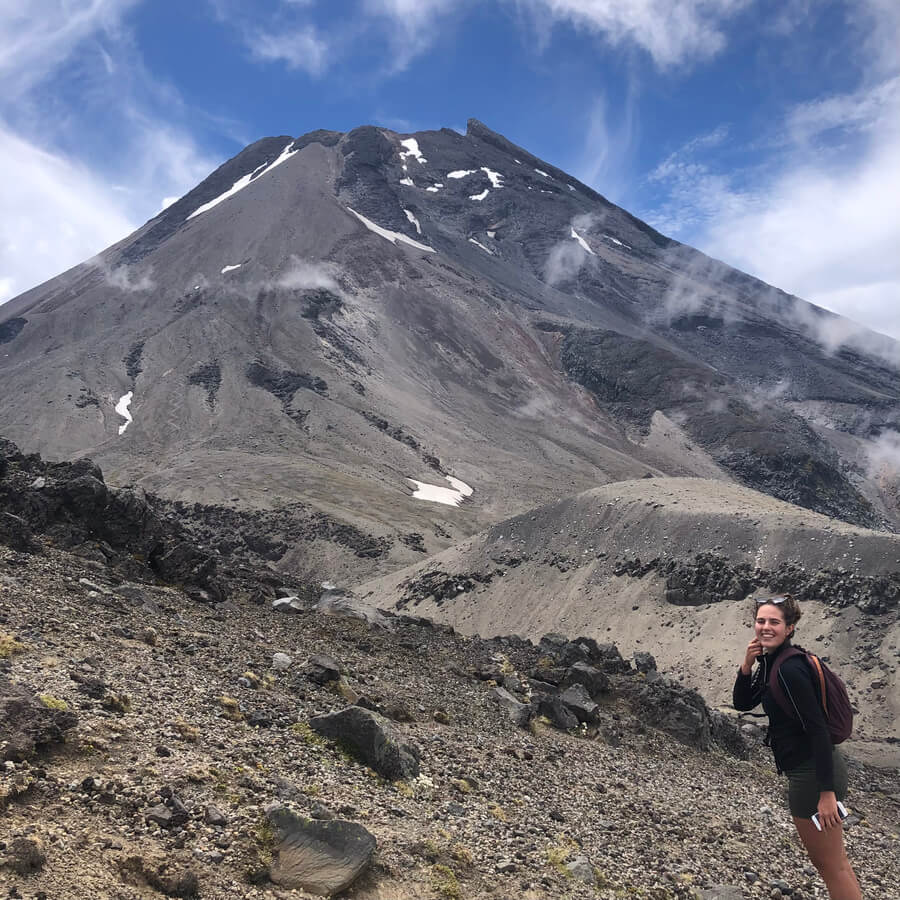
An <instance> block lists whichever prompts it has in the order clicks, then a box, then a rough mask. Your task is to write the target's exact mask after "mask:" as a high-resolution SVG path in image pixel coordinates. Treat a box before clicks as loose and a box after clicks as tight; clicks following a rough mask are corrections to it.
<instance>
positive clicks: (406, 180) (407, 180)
mask: <svg viewBox="0 0 900 900" xmlns="http://www.w3.org/2000/svg"><path fill="white" fill-rule="evenodd" d="M400 184H405V185H408V186H409V187H415V186H416V185H415V183H414V182H413V180H412V178H401V179H400Z"/></svg>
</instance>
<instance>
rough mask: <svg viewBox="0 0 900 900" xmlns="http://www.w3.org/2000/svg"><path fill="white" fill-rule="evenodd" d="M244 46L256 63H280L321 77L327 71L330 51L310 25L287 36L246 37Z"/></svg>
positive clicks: (263, 34) (265, 33)
mask: <svg viewBox="0 0 900 900" xmlns="http://www.w3.org/2000/svg"><path fill="white" fill-rule="evenodd" d="M247 45H248V47H249V48H250V52H251V53H252V54H253V56H254V57H255V58H257V59H260V60H263V61H264V62H283V63H284V64H285V65H286V66H287V67H288V68H289V69H302V70H303V71H305V72H308V73H309V74H310V75H315V76H318V75H322V74H323V73H324V72H325V70H326V69H327V68H328V64H329V58H330V57H331V56H332V55H333V52H334V51H333V48H332V46H331V44H330V43H329V41H328V40H327V39H326V38H325V37H324V36H323V35H321V34H320V33H319V32H318V31H317V30H316V28H314V27H313V26H312V25H301V26H299V27H297V28H293V29H291V30H289V31H286V32H271V31H264V30H256V31H252V32H251V33H249V34H248V35H247Z"/></svg>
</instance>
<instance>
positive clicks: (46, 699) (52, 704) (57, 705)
mask: <svg viewBox="0 0 900 900" xmlns="http://www.w3.org/2000/svg"><path fill="white" fill-rule="evenodd" d="M38 700H40V701H41V703H43V704H44V706H46V707H47V709H68V708H69V704H68V703H66V701H65V700H60V699H59V697H54V696H53V695H52V694H38Z"/></svg>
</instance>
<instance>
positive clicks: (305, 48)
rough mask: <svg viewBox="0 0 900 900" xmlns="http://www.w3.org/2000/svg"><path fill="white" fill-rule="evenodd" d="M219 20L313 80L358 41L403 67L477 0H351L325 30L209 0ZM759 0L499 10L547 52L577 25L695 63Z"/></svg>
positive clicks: (292, 5) (282, 9)
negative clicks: (556, 36) (565, 29)
mask: <svg viewBox="0 0 900 900" xmlns="http://www.w3.org/2000/svg"><path fill="white" fill-rule="evenodd" d="M209 2H210V3H211V4H212V6H213V8H214V9H215V10H216V12H217V14H218V16H219V18H220V20H221V21H224V22H228V23H229V24H231V25H232V27H234V28H235V29H236V30H237V32H238V34H239V35H240V37H241V39H242V40H243V42H244V44H245V45H246V46H247V47H248V49H249V50H250V52H251V54H252V55H253V57H254V58H256V59H258V60H260V61H264V62H281V63H283V64H284V65H286V66H288V68H291V69H301V70H304V71H306V72H307V73H309V74H310V75H312V76H314V77H320V76H322V75H324V74H325V73H326V72H329V71H333V70H335V69H336V68H337V67H338V66H339V65H340V64H341V62H342V60H343V59H345V58H346V57H347V56H348V55H349V54H355V53H358V52H359V49H360V47H363V46H365V47H366V48H371V47H372V46H378V47H380V48H382V49H383V50H385V51H387V52H386V53H385V54H384V55H383V56H382V59H383V60H385V64H384V65H383V66H382V69H381V74H382V75H383V76H390V75H395V74H397V73H399V72H402V71H404V70H405V69H406V68H407V67H408V66H409V65H410V64H411V63H412V62H413V61H414V60H415V59H417V58H418V57H419V56H421V55H422V54H423V53H425V52H427V51H428V50H429V49H430V48H431V47H432V46H433V45H434V44H435V43H436V42H438V41H439V40H442V39H445V38H446V35H447V32H448V30H449V29H450V28H452V27H453V23H454V21H460V20H462V19H463V18H464V17H465V16H466V15H467V14H468V13H469V12H470V11H471V10H473V9H476V8H477V7H478V4H476V3H475V2H474V0H356V2H355V3H352V4H351V2H350V0H347V4H346V5H347V6H348V7H350V8H349V9H347V11H346V14H345V15H344V16H342V17H341V18H340V21H338V22H336V23H335V22H332V23H331V24H330V25H329V26H328V27H325V26H323V25H321V24H319V23H317V21H316V14H317V4H316V3H313V2H297V0H281V2H280V4H278V5H277V6H276V8H275V10H274V11H273V12H270V13H269V15H268V16H265V17H262V16H261V15H260V13H259V12H258V11H257V10H254V11H253V14H252V15H250V14H249V13H248V11H247V9H246V8H245V7H244V6H243V5H242V4H240V3H238V2H236V0H209ZM751 2H752V0H643V2H639V3H637V2H633V0H494V3H493V4H491V5H493V6H494V7H495V8H496V9H498V10H500V11H501V12H505V13H508V14H511V15H512V16H513V18H514V19H516V20H518V21H520V22H521V21H524V22H528V23H529V24H530V25H531V30H532V33H533V34H534V35H535V36H536V37H537V43H538V47H539V48H543V47H546V46H547V45H548V44H549V43H550V42H551V41H552V39H553V31H554V29H555V28H556V27H557V26H560V25H564V26H570V27H574V28H576V29H578V30H580V31H584V32H587V33H589V34H591V35H594V36H596V37H597V38H598V39H599V40H602V41H604V42H605V43H606V44H608V45H610V46H614V47H624V48H629V47H631V48H634V47H636V48H639V49H640V50H643V51H645V52H646V53H647V54H648V55H649V56H650V58H651V59H652V61H653V63H654V64H655V65H656V66H658V67H659V68H661V69H668V68H671V67H673V66H681V67H690V66H693V65H695V64H696V63H698V62H701V61H703V60H707V59H709V58H711V57H713V56H715V55H716V54H717V53H719V52H720V51H721V50H722V49H723V48H724V46H725V44H726V35H725V29H726V27H727V26H728V24H729V22H730V21H731V20H732V19H733V18H734V17H735V16H736V15H737V14H738V13H739V12H741V10H743V9H744V8H746V7H747V6H749V5H750V4H751Z"/></svg>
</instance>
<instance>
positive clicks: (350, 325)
mask: <svg viewBox="0 0 900 900" xmlns="http://www.w3.org/2000/svg"><path fill="white" fill-rule="evenodd" d="M0 319H2V320H0V341H2V342H3V343H2V350H3V355H2V356H0V385H2V388H0V390H2V401H3V402H2V404H0V433H2V434H5V435H6V436H8V437H9V438H11V439H13V440H15V441H16V442H17V443H19V444H20V445H21V446H23V447H24V448H25V449H27V450H35V449H36V450H40V451H41V452H42V453H43V454H44V455H46V456H48V457H50V458H71V457H77V456H81V455H84V454H90V455H91V456H92V457H93V458H94V459H96V460H97V461H98V462H99V463H100V464H101V465H102V466H103V468H104V471H105V472H107V473H108V475H109V477H110V478H111V480H113V481H116V482H118V483H124V482H131V481H133V482H138V483H140V484H142V485H144V486H146V487H147V488H149V489H151V490H154V491H156V492H158V493H163V494H165V495H167V496H169V497H171V498H173V499H178V500H183V501H187V502H189V503H197V502H199V503H200V504H201V505H202V506H203V507H214V508H218V509H222V508H226V509H233V510H238V511H239V512H238V513H235V514H244V512H246V511H247V510H248V509H249V510H263V511H275V512H277V511H278V510H279V509H283V508H285V507H286V506H290V505H292V504H296V503H300V504H302V505H303V508H304V509H307V508H312V509H314V510H317V511H319V512H321V513H322V514H323V515H326V516H328V517H330V518H336V519H338V520H342V521H344V522H345V523H346V524H347V525H348V526H350V527H353V528H358V529H359V530H361V531H362V532H364V533H365V534H367V535H370V536H371V538H372V546H373V547H380V548H381V550H380V551H379V552H378V553H375V554H374V555H372V556H370V557H369V558H368V559H369V562H368V563H367V565H369V566H370V567H371V568H374V569H375V570H379V571H386V570H388V569H390V568H394V567H397V566H399V565H403V564H406V563H409V562H411V561H413V560H415V559H417V558H421V554H422V553H425V552H434V551H436V550H440V549H442V548H443V547H446V546H448V545H449V544H451V543H453V542H454V541H455V540H458V539H460V538H461V537H463V536H465V535H467V534H471V533H473V532H474V531H476V530H478V529H479V528H482V527H484V526H486V525H488V524H490V523H492V522H495V521H498V520H500V519H502V518H504V517H506V516H509V515H511V514H514V513H517V512H521V511H523V510H525V509H528V508H530V507H532V506H535V505H538V504H541V503H546V502H548V501H550V500H555V499H557V498H559V497H561V496H565V495H569V494H573V493H576V492H578V491H581V490H585V489H588V488H590V487H593V486H595V485H597V484H602V483H606V482H610V481H618V480H624V479H629V478H637V477H641V476H644V475H647V474H655V475H660V474H665V475H700V476H703V477H710V478H713V479H718V480H726V481H727V480H736V481H739V482H742V483H745V484H748V485H751V486H753V487H756V488H758V489H760V490H763V491H766V492H768V493H770V494H772V495H774V496H777V497H781V498H783V499H787V500H790V501H792V502H796V503H799V504H802V505H804V506H807V507H810V508H813V509H817V510H820V511H822V512H824V513H826V514H829V515H833V516H837V517H840V518H844V519H847V520H849V521H852V522H856V523H859V524H865V525H870V526H880V525H882V524H884V523H888V524H892V523H893V522H895V521H898V518H897V514H896V511H897V504H896V496H895V493H894V490H895V484H896V478H895V472H894V469H893V467H892V465H891V456H890V454H887V455H885V454H883V453H882V454H881V455H877V454H876V453H875V450H876V449H880V448H883V447H884V446H889V441H890V437H891V435H892V434H893V433H894V429H895V427H896V425H897V418H898V409H900V406H898V396H900V374H898V371H897V370H896V369H894V368H892V367H891V366H889V365H888V364H887V363H884V362H883V361H879V359H880V358H881V357H884V356H885V355H890V353H891V352H892V348H893V345H892V344H891V342H888V341H886V339H885V343H884V345H883V346H882V345H879V346H877V347H876V346H875V343H873V344H872V347H873V348H874V350H873V352H874V351H875V350H877V352H878V353H879V354H881V357H876V356H874V355H872V353H867V352H863V351H862V350H855V351H854V352H852V353H850V352H846V351H842V352H839V353H836V354H833V353H829V352H826V350H825V349H823V346H822V343H821V340H820V339H821V338H822V335H824V333H825V332H826V331H829V329H832V330H833V328H834V327H835V326H840V324H841V320H839V319H838V318H837V317H834V316H831V315H830V314H828V313H825V312H823V311H821V310H817V309H816V308H815V307H811V306H809V305H808V304H805V303H803V302H802V301H800V300H797V299H796V298H792V297H788V296H787V295H784V294H782V293H781V292H778V291H775V290H774V289H772V288H770V287H768V286H767V285H764V284H762V283H760V282H758V281H757V280H755V279H752V278H749V277H748V276H745V275H743V274H741V273H739V272H736V271H734V270H731V269H729V268H727V267H725V266H722V265H720V264H718V263H715V262H714V261H712V260H709V259H708V258H706V257H704V256H703V255H702V254H699V253H697V252H696V251H693V250H691V249H690V248H688V247H685V246H683V245H680V244H677V243H676V242H673V241H671V240H669V239H667V238H665V237H664V236H662V235H660V234H659V233H657V232H656V231H654V230H653V229H652V228H650V227H649V226H647V225H646V224H644V223H643V222H640V221H639V220H637V219H635V218H634V217H633V216H631V215H629V214H628V213H627V212H625V211H624V210H622V209H619V208H618V207H616V206H614V205H612V204H610V203H609V202H608V201H606V200H605V199H604V198H603V197H602V196H600V195H599V194H597V193H596V192H595V191H593V190H591V189H590V188H588V187H586V186H585V185H583V184H581V183H580V182H578V181H577V180H576V179H574V178H572V177H571V176H569V175H567V174H566V173H564V172H562V171H560V170H558V169H555V168H553V167H552V166H550V165H549V164H547V163H544V162H542V161H540V160H538V159H536V158H535V157H533V156H532V155H530V154H529V153H528V152H527V151H525V150H523V149H521V148H518V147H516V146H514V145H513V144H511V143H509V142H508V141H507V140H506V139H504V138H502V137H501V136H499V135H497V134H495V133H493V132H491V131H490V130H489V129H487V128H486V127H485V126H483V125H481V124H480V123H478V122H476V121H474V120H472V121H471V122H470V123H469V128H468V131H467V134H466V135H460V134H458V133H457V132H454V131H450V130H446V129H445V130H441V131H436V132H423V133H419V134H416V135H413V136H404V135H399V134H396V133H394V132H391V131H388V130H386V129H379V128H374V127H363V128H358V129H356V130H354V131H351V132H349V133H347V134H340V133H337V132H326V131H319V132H313V133H311V134H308V135H305V136H303V137H301V138H298V139H296V140H294V139H292V138H289V137H280V138H266V139H264V140H261V141H258V142H256V143H255V144H253V145H251V146H250V147H248V148H246V149H245V150H244V151H243V152H242V153H240V154H238V156H236V157H235V158H234V159H232V160H230V161H229V162H227V163H225V164H224V165H223V166H222V167H220V168H219V169H218V170H216V172H214V173H213V174H212V175H211V176H210V177H209V178H207V179H206V180H205V181H204V182H203V183H202V184H200V185H199V186H198V187H197V188H195V189H194V190H193V191H191V192H190V193H188V194H187V195H186V196H185V197H183V198H181V199H180V200H179V201H178V202H177V203H175V204H174V205H173V206H171V207H169V208H168V209H167V210H165V211H164V212H162V213H160V215H159V216H157V217H156V218H155V219H153V220H151V221H150V222H148V223H147V224H146V225H145V226H144V227H143V228H141V229H140V230H139V231H137V232H135V234H133V235H131V236H130V237H128V238H126V239H125V240H124V241H122V242H120V243H119V244H117V245H116V246H114V247H111V248H110V249H109V250H107V251H105V252H104V253H102V254H101V255H100V256H99V257H97V258H95V259H93V260H90V261H88V262H86V263H84V264H83V265H81V266H78V267H76V268H75V269H72V270H70V271H69V272H66V273H64V274H63V275H61V276H59V277H58V278H55V279H53V280H52V281H50V282H47V283H46V284H44V285H41V286H40V287H38V288H35V289H34V290H32V291H29V292H28V293H26V294H23V295H22V296H20V297H19V298H17V299H16V300H13V301H11V302H10V303H9V304H7V305H5V306H4V307H3V309H2V313H0ZM873 341H874V336H873ZM879 466H880V468H879ZM447 476H450V478H452V479H458V480H461V481H462V483H463V484H462V485H460V484H459V481H458V480H454V481H450V482H448V481H447ZM410 478H413V479H416V480H418V481H421V482H428V483H430V484H431V485H434V486H441V487H444V488H449V489H450V490H449V491H447V492H445V494H444V496H443V497H442V499H444V500H448V501H450V503H449V504H440V503H435V502H433V501H429V500H425V499H419V498H417V497H413V495H412V492H413V489H414V487H415V484H414V483H412V482H410V481H409V479H410ZM454 488H455V489H456V490H455V491H454V490H453V489H454ZM469 488H471V489H472V491H471V493H469ZM429 496H435V495H434V493H431V494H429ZM464 498H465V499H464ZM454 501H455V502H458V503H459V505H458V506H457V505H452V504H453V502H454ZM241 511H243V512H241ZM229 515H231V513H229ZM354 554H355V551H354ZM354 554H349V555H348V554H347V553H343V552H337V553H333V552H331V550H328V551H327V552H326V551H325V550H323V552H322V553H321V554H319V556H317V557H315V560H314V564H315V566H317V567H319V568H322V569H324V570H325V572H324V574H326V575H327V574H330V573H332V572H333V571H335V570H336V571H338V572H340V571H342V570H348V571H349V569H350V567H351V566H353V567H358V566H359V558H358V556H356V555H354ZM282 563H283V565H285V566H294V567H296V566H298V565H300V564H301V561H300V560H299V559H297V558H293V557H291V556H290V555H288V556H287V557H286V558H285V559H284V560H283V561H282ZM303 564H304V565H310V564H311V563H309V562H305V563H303Z"/></svg>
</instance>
